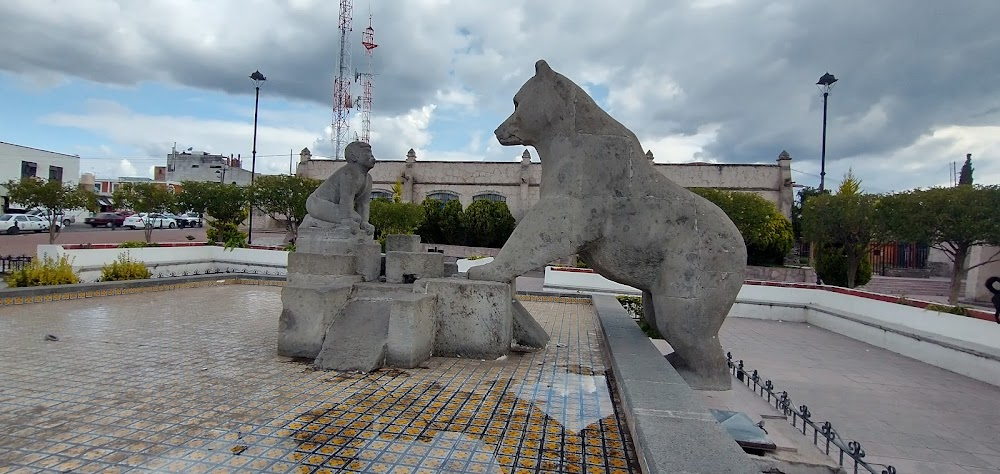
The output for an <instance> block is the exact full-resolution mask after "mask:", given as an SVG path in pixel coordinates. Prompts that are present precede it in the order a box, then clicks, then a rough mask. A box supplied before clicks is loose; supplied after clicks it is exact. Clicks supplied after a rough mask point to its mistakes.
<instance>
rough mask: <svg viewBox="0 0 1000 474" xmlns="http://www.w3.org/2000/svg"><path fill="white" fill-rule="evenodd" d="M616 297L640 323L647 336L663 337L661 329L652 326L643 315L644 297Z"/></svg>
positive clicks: (640, 327) (637, 322)
mask: <svg viewBox="0 0 1000 474" xmlns="http://www.w3.org/2000/svg"><path fill="white" fill-rule="evenodd" d="M615 298H617V299H618V302H619V303H621V305H622V307H623V308H625V311H628V313H629V314H630V315H631V316H632V319H633V320H635V322H636V324H638V325H639V329H642V332H643V333H645V334H646V337H651V338H653V339H663V336H662V335H661V334H660V331H658V330H657V329H656V328H655V327H652V326H650V325H649V323H647V322H646V319H645V318H643V317H642V297H639V296H625V295H618V296H616V297H615Z"/></svg>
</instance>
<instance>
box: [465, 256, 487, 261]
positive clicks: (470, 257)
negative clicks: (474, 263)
mask: <svg viewBox="0 0 1000 474" xmlns="http://www.w3.org/2000/svg"><path fill="white" fill-rule="evenodd" d="M484 258H486V255H469V256H468V257H465V259H466V260H482V259H484Z"/></svg>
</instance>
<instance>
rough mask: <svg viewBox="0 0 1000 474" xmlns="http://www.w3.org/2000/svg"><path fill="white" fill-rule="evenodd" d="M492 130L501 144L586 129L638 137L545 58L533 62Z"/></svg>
mask: <svg viewBox="0 0 1000 474" xmlns="http://www.w3.org/2000/svg"><path fill="white" fill-rule="evenodd" d="M493 133H494V134H495V135H496V136H497V140H498V141H499V142H500V144H501V145H524V146H534V145H536V144H537V143H539V141H540V140H545V139H552V138H555V137H568V136H571V135H573V134H589V133H600V134H603V135H618V136H624V137H628V138H630V139H635V140H637V139H636V138H635V135H633V134H632V132H630V131H629V130H628V129H627V128H625V126H624V125H622V124H621V123H619V122H618V121H617V120H615V119H613V118H612V117H611V116H610V115H608V113H607V112H605V111H604V110H603V109H601V107H600V106H599V105H597V102H595V101H594V99H593V98H591V97H590V96H589V95H588V94H587V92H586V91H584V90H583V88H581V87H580V86H578V85H576V84H575V83H574V82H573V81H571V80H569V79H568V78H567V77H566V76H563V75H562V74H559V73H558V72H555V71H553V70H552V68H550V67H549V64H548V63H546V62H545V60H539V61H538V62H536V63H535V75H534V76H532V77H531V79H528V81H527V82H525V83H524V85H523V86H521V89H520V90H518V91H517V94H515V95H514V113H512V114H510V117H507V120H505V121H504V122H503V123H502V124H500V126H499V127H497V129H496V130H495V131H494V132H493ZM637 141H638V140H637Z"/></svg>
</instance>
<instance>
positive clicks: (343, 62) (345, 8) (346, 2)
mask: <svg viewBox="0 0 1000 474" xmlns="http://www.w3.org/2000/svg"><path fill="white" fill-rule="evenodd" d="M353 18H354V7H353V6H352V5H351V0H340V61H339V66H338V69H337V77H336V78H334V80H333V123H332V124H331V125H332V126H333V150H334V158H335V159H341V158H343V157H344V147H346V146H347V141H348V138H347V137H348V134H349V133H350V124H349V123H348V122H347V116H348V115H349V114H350V113H351V107H352V106H353V104H352V103H351V82H352V81H351V36H350V35H351V30H352V28H351V21H352V20H353Z"/></svg>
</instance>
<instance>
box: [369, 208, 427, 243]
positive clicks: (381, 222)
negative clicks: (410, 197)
mask: <svg viewBox="0 0 1000 474" xmlns="http://www.w3.org/2000/svg"><path fill="white" fill-rule="evenodd" d="M423 221H424V209H423V207H421V206H420V205H419V204H413V203H409V202H392V201H390V200H388V199H385V198H378V199H375V200H373V201H372V203H371V208H370V209H369V212H368V222H369V223H370V224H371V225H373V226H375V238H376V239H380V240H383V239H384V237H385V236H386V235H389V234H412V233H414V232H416V230H417V228H418V227H420V224H421V223H422V222H423Z"/></svg>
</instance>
